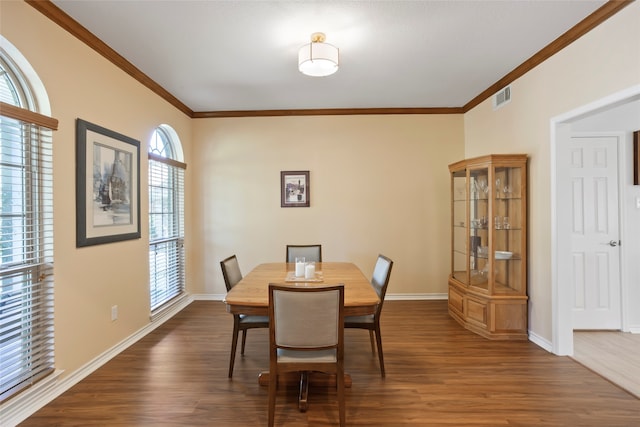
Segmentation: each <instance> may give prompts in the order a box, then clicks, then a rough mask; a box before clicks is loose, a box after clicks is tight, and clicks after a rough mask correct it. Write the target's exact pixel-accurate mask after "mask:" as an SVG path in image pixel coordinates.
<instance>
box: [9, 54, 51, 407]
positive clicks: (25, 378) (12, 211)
mask: <svg viewBox="0 0 640 427" xmlns="http://www.w3.org/2000/svg"><path fill="white" fill-rule="evenodd" d="M12 73H15V71H10V70H8V66H7V62H5V61H4V58H2V57H1V56H0V101H1V102H0V197H1V203H0V282H1V286H2V287H1V289H0V354H1V355H2V357H0V401H4V400H6V399H7V398H8V397H9V396H12V395H13V394H15V393H16V392H18V391H20V390H22V389H23V388H25V387H28V386H30V385H31V384H33V383H35V382H36V381H38V380H39V379H41V378H42V377H44V376H45V375H47V374H48V373H50V372H52V371H53V369H54V364H53V363H54V343H53V338H54V337H53V323H54V322H53V320H54V319H53V308H54V307H53V185H52V183H53V168H52V163H53V161H52V130H55V129H56V128H57V120H55V119H52V118H50V117H46V116H42V115H40V114H37V113H34V112H32V111H30V110H28V109H26V108H23V106H22V105H23V103H24V99H25V98H24V95H25V91H24V90H23V89H22V88H21V87H20V84H19V83H18V80H17V79H15V78H14V77H15V74H12Z"/></svg>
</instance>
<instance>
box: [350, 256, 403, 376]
mask: <svg viewBox="0 0 640 427" xmlns="http://www.w3.org/2000/svg"><path fill="white" fill-rule="evenodd" d="M392 267H393V261H391V260H390V259H389V258H387V257H386V256H384V255H378V260H377V261H376V265H375V267H374V269H373V277H372V278H371V286H373V288H374V289H375V291H376V293H377V294H378V298H379V299H380V302H379V303H378V306H377V307H376V311H375V313H374V314H369V315H366V316H347V317H345V320H344V327H345V328H355V329H367V330H369V340H370V341H371V351H372V352H373V353H374V354H375V347H376V346H377V347H378V361H379V363H380V374H381V375H382V376H383V377H384V376H385V371H384V356H383V354H382V337H381V335H380V314H381V313H382V305H383V303H384V297H385V295H386V293H387V286H388V285H389V277H391V268H392ZM374 334H375V339H376V344H374V342H373V336H374Z"/></svg>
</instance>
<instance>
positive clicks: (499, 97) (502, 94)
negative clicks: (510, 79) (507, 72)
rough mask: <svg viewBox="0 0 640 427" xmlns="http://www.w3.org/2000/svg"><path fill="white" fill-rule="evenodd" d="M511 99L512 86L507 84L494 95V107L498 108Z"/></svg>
mask: <svg viewBox="0 0 640 427" xmlns="http://www.w3.org/2000/svg"><path fill="white" fill-rule="evenodd" d="M509 101H511V86H507V87H505V88H504V89H502V90H501V91H499V92H498V93H496V94H495V95H493V109H494V110H497V109H498V108H500V107H502V106H503V105H505V104H508V103H509Z"/></svg>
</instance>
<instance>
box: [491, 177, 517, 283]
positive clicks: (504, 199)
mask: <svg viewBox="0 0 640 427" xmlns="http://www.w3.org/2000/svg"><path fill="white" fill-rule="evenodd" d="M494 179H495V186H494V188H493V191H492V197H493V199H494V209H493V216H494V217H493V225H494V239H493V254H492V256H493V257H494V258H493V265H494V267H493V272H494V289H493V292H494V293H496V294H518V295H520V294H524V292H525V289H524V288H525V285H524V283H525V277H523V276H524V274H525V269H524V263H523V260H522V258H521V255H522V253H524V245H525V238H524V227H525V218H524V217H523V214H524V209H523V208H525V206H524V205H523V203H524V201H523V197H522V196H523V187H522V185H523V179H524V177H523V170H522V168H520V167H496V168H495V169H494Z"/></svg>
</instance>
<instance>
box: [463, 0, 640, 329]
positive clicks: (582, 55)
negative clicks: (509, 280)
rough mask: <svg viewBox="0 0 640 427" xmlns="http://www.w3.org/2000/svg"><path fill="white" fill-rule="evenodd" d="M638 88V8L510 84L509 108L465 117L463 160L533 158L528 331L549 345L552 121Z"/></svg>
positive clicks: (485, 107)
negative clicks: (507, 156)
mask: <svg viewBox="0 0 640 427" xmlns="http://www.w3.org/2000/svg"><path fill="white" fill-rule="evenodd" d="M637 84H640V3H638V2H635V3H633V4H632V5H630V6H628V7H627V8H626V9H625V10H623V11H622V12H620V13H618V14H617V15H615V16H613V17H612V18H610V19H609V20H608V21H606V22H605V23H603V24H601V25H600V26H598V27H597V28H595V29H594V30H592V31H591V32H590V33H588V34H586V35H585V36H583V37H582V38H580V39H579V40H578V41H576V42H575V43H573V44H572V45H570V46H568V47H567V48H565V49H564V50H563V51H562V52H560V53H558V54H556V55H555V56H553V57H552V58H550V59H549V60H547V61H546V62H544V63H543V64H541V65H540V66H538V67H537V68H535V69H534V70H532V71H530V72H529V73H527V74H526V75H525V76H523V77H522V78H520V79H518V80H517V81H515V82H514V83H512V84H511V95H512V101H511V102H510V103H509V104H507V105H506V106H504V107H503V108H501V109H498V110H497V111H493V109H492V104H491V100H487V101H485V102H484V103H482V104H480V105H479V106H478V107H476V108H475V109H473V110H472V111H470V112H468V113H467V114H465V136H466V139H465V151H466V156H467V157H473V156H477V155H481V154H485V153H488V152H493V153H527V154H529V156H530V170H529V195H530V196H529V226H530V229H529V255H530V258H529V296H530V304H529V307H530V312H529V317H530V325H529V328H530V329H531V330H532V331H533V332H534V333H535V334H537V335H538V336H541V337H542V338H545V339H547V340H551V324H552V323H551V322H552V300H551V298H552V295H551V187H550V186H551V182H550V176H551V171H550V166H551V160H550V159H551V157H550V156H551V152H550V147H551V141H550V135H551V126H550V120H551V119H552V118H553V117H555V116H558V115H560V114H562V113H565V112H568V111H571V110H573V109H576V108H578V107H580V106H582V105H585V104H589V103H591V102H594V101H596V100H598V99H601V98H603V97H605V96H607V95H609V94H611V93H615V92H618V91H620V90H623V89H626V88H629V87H631V86H633V85H637ZM639 123H640V118H639ZM627 161H629V162H630V159H627Z"/></svg>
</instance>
